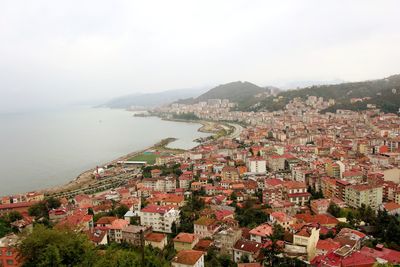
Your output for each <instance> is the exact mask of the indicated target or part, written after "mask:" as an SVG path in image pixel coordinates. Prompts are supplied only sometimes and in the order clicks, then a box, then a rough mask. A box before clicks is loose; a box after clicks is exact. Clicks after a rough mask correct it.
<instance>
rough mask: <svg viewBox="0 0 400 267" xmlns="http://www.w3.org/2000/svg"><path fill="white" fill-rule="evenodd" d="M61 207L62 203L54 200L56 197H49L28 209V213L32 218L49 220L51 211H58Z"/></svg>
mask: <svg viewBox="0 0 400 267" xmlns="http://www.w3.org/2000/svg"><path fill="white" fill-rule="evenodd" d="M60 205H61V202H60V201H59V200H58V199H56V198H54V197H49V198H46V199H44V200H42V201H40V202H38V203H36V204H34V205H32V206H31V207H29V209H28V213H29V215H30V216H34V217H36V219H39V218H46V219H48V218H49V211H50V210H52V209H57V208H59V207H60Z"/></svg>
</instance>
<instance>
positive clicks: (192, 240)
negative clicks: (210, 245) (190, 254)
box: [174, 232, 199, 251]
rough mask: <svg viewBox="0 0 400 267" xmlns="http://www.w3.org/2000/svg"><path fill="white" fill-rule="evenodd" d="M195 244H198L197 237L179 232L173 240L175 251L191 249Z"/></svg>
mask: <svg viewBox="0 0 400 267" xmlns="http://www.w3.org/2000/svg"><path fill="white" fill-rule="evenodd" d="M197 242H199V238H198V236H197V235H195V234H191V233H182V232H181V233H179V234H178V235H177V236H176V237H175V238H174V248H175V250H176V251H181V250H188V249H192V248H193V247H194V246H195V245H196V244H197Z"/></svg>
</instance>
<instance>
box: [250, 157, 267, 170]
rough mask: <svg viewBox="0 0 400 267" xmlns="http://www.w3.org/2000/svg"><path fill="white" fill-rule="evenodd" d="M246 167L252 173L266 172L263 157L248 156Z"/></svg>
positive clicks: (265, 162)
mask: <svg viewBox="0 0 400 267" xmlns="http://www.w3.org/2000/svg"><path fill="white" fill-rule="evenodd" d="M247 168H248V169H249V172H252V173H266V171H267V161H266V160H265V159H263V158H250V159H248V160H247Z"/></svg>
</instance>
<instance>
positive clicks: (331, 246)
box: [317, 238, 340, 255]
mask: <svg viewBox="0 0 400 267" xmlns="http://www.w3.org/2000/svg"><path fill="white" fill-rule="evenodd" d="M338 248H340V243H339V242H335V241H334V240H333V239H331V238H328V239H325V240H322V239H320V240H318V243H317V255H326V254H327V253H329V252H331V251H335V250H336V249H338Z"/></svg>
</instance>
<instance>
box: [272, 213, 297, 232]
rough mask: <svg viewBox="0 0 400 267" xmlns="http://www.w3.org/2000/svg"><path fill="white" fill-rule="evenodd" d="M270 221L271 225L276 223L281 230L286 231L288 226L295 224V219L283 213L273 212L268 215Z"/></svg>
mask: <svg viewBox="0 0 400 267" xmlns="http://www.w3.org/2000/svg"><path fill="white" fill-rule="evenodd" d="M270 219H271V222H272V223H275V222H276V223H277V224H279V225H280V226H282V227H283V229H285V230H288V229H289V227H290V225H291V224H293V223H295V222H296V219H295V218H293V217H292V216H289V215H288V214H286V213H284V212H279V211H274V212H272V213H271V214H270Z"/></svg>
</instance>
